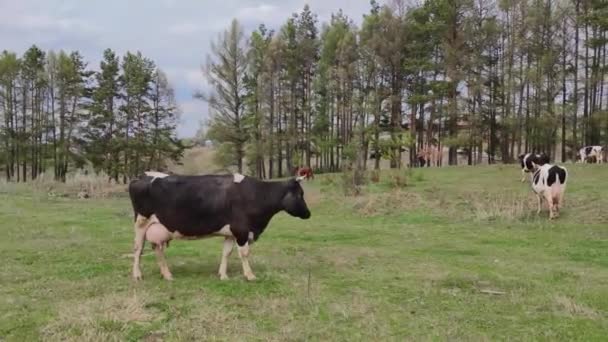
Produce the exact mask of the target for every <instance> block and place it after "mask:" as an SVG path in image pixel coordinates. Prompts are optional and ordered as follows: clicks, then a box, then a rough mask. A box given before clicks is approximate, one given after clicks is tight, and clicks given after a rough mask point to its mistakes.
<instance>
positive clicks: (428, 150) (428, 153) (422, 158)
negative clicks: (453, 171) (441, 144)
mask: <svg viewBox="0 0 608 342" xmlns="http://www.w3.org/2000/svg"><path fill="white" fill-rule="evenodd" d="M416 158H417V159H418V161H419V162H420V166H421V167H424V166H425V165H426V166H428V167H430V166H438V165H437V161H438V160H439V150H438V149H437V146H434V145H429V146H427V147H423V148H421V149H419V150H418V154H416Z"/></svg>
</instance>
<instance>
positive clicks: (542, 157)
mask: <svg viewBox="0 0 608 342" xmlns="http://www.w3.org/2000/svg"><path fill="white" fill-rule="evenodd" d="M550 161H551V159H550V158H549V156H548V155H546V154H544V153H542V152H541V153H540V154H539V155H538V158H537V161H536V164H538V165H545V164H549V162H550Z"/></svg>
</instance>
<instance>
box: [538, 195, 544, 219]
mask: <svg viewBox="0 0 608 342" xmlns="http://www.w3.org/2000/svg"><path fill="white" fill-rule="evenodd" d="M536 198H537V199H538V209H537V210H536V214H537V215H538V214H540V212H541V211H542V209H543V197H542V196H541V195H539V194H536Z"/></svg>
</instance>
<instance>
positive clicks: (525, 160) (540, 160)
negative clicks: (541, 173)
mask: <svg viewBox="0 0 608 342" xmlns="http://www.w3.org/2000/svg"><path fill="white" fill-rule="evenodd" d="M517 159H519V163H520V165H521V182H522V183H523V182H525V181H526V173H529V172H532V171H534V164H536V165H539V166H542V165H544V164H547V163H549V161H550V159H549V156H547V155H546V154H544V153H540V154H536V153H522V154H520V155H519V156H517Z"/></svg>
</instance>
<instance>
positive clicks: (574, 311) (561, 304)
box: [554, 295, 600, 319]
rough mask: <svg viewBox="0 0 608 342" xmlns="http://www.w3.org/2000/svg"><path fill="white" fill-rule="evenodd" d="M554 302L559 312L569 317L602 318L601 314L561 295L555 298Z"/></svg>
mask: <svg viewBox="0 0 608 342" xmlns="http://www.w3.org/2000/svg"><path fill="white" fill-rule="evenodd" d="M554 301H555V305H556V308H557V310H558V311H559V312H561V313H565V314H567V315H569V316H578V317H584V318H589V319H597V318H599V317H600V314H599V313H598V312H597V311H595V310H594V309H592V308H590V307H587V306H585V305H583V304H580V303H577V302H576V301H575V300H574V299H572V298H570V297H566V296H561V295H559V296H556V297H555V299H554Z"/></svg>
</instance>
